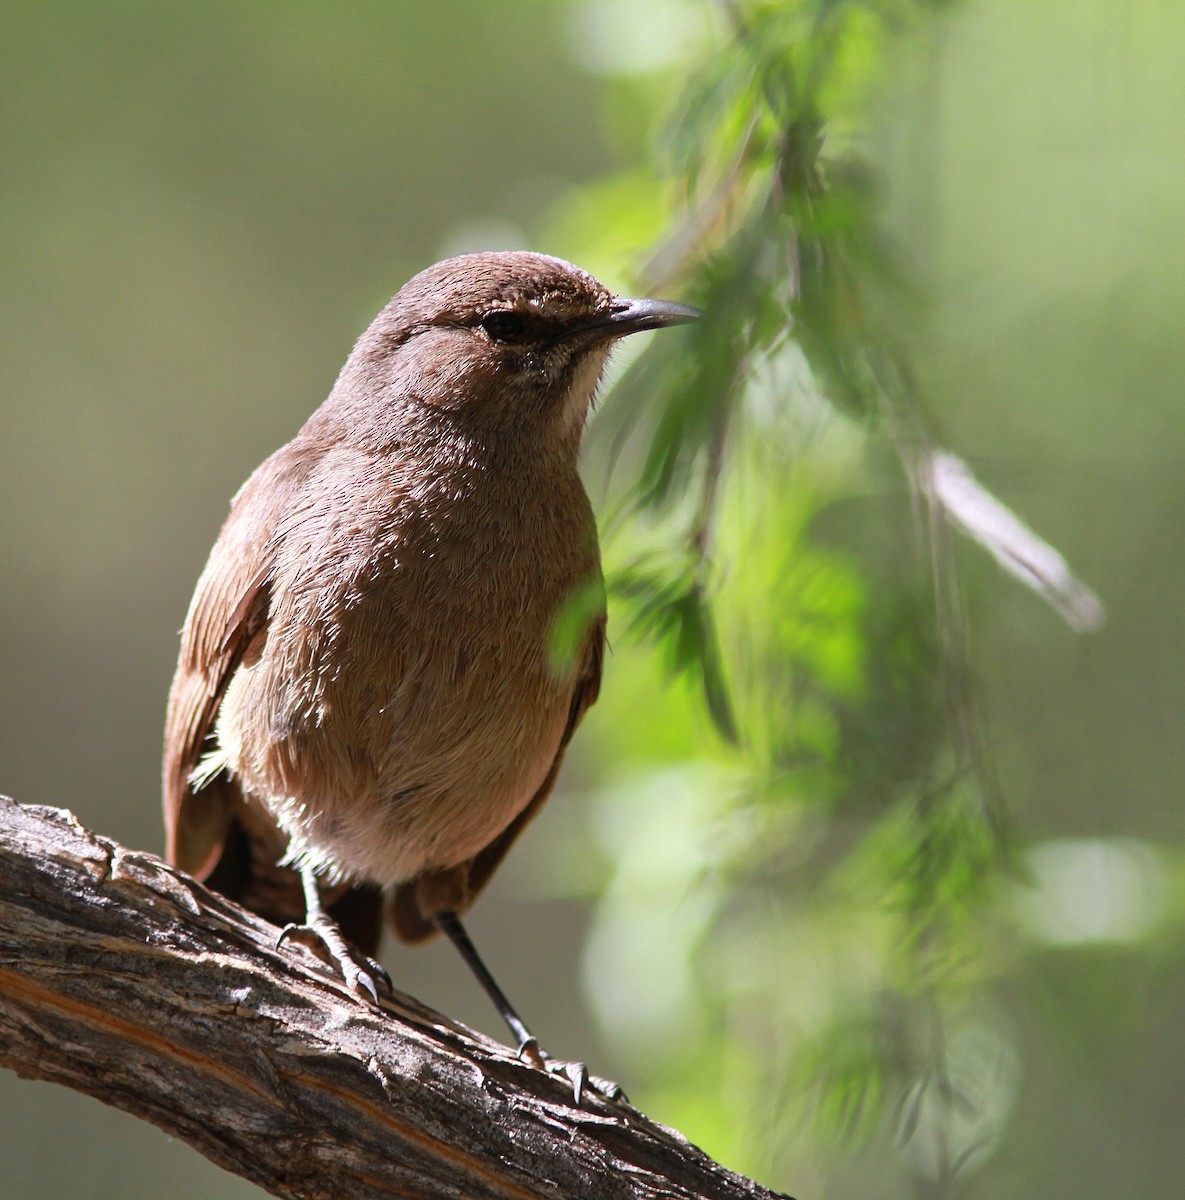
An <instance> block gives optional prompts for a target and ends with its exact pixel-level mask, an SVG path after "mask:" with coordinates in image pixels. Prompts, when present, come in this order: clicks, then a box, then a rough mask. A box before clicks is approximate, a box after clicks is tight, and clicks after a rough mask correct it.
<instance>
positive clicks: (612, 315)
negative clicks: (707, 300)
mask: <svg viewBox="0 0 1185 1200" xmlns="http://www.w3.org/2000/svg"><path fill="white" fill-rule="evenodd" d="M702 316H703V313H702V312H700V310H699V309H698V308H692V306H691V305H690V304H677V303H676V302H675V301H674V300H630V299H627V298H625V297H619V298H618V299H616V300H614V301H613V302H612V303H611V304H610V305H609V312H608V314H607V315H606V316H603V317H598V318H596V319H595V320H593V321H590V322H589V323H588V324H587V325H580V326H578V327H577V328H576V329H573V330H570V331H569V332H570V333H577V334H586V333H591V334H597V335H599V336H598V338H597V339H596V340H598V341H599V340H608V339H611V338H613V339H616V338H619V337H625V336H626V335H627V334H630V333H641V332H643V331H644V330H646V329H665V328H666V327H667V326H668V325H685V324H686V323H687V322H688V321H698V320H699V318H700V317H702Z"/></svg>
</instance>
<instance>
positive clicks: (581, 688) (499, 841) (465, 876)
mask: <svg viewBox="0 0 1185 1200" xmlns="http://www.w3.org/2000/svg"><path fill="white" fill-rule="evenodd" d="M604 657H605V616H604V614H603V613H602V614H601V615H600V616H599V617H598V618H597V620H596V621H595V622H594V623H593V624H592V626H591V629H590V632H589V639H588V644H587V646H586V648H585V652H584V659H583V661H582V663H581V668H580V673H579V675H578V676H577V679H576V686H575V688H574V689H573V692H572V701H571V705H570V707H569V709H568V723H567V725H566V726H565V727H564V735H563V737H562V738H561V739H560V744H559V749H558V750H557V751H556V755H555V759H554V761H553V762H552V764H551V769H550V770H549V771H548V772H547V776H546V778H545V779H544V780H543V782H542V783H541V784H540V785H539V788H538V790H537V791H536V792H535V794H534V796H532V797H531V800H530V802H529V803H528V804H527V806H526V807H525V808H524V809H523V810H522V812H520V813H519V814H518V816H517V817H515V818H514V820H513V821H511V823H510V824H509V825H508V826H507V827H506V828H505V829H504V830H503V831H502V832H501V833H500V834H499V835H498V836H497V837H496V838H495V839H494V840H493V841H492V842H490V844H489V845H488V846H486V847H485V849H484V850H481V851H479V852H478V853H477V854H476V855H475V856H474V857H473V858H471V859H470V860H469V861H468V862H467V863H462V864H461V866H460V867H459V868H451V869H449V870H448V871H443V872H440V873H439V879H438V880H435V881H429V880H427V879H425V878H424V877H420V878H419V879H413V880H409V881H408V882H407V883H403V884H400V885H399V887H397V888H396V889H395V893H394V895H393V896H392V898H391V909H390V918H391V924H392V925H393V926H394V928H395V932H396V933H397V934H398V935H399V937H400V938H401V939H402V940H403V941H405V942H420V941H423V940H424V939H425V938H428V937H431V936H432V935H433V934H434V933H435V932H436V926H435V924H434V923H433V921H432V916H433V913H432V912H425V911H424V909H425V907H432V905H425V904H424V902H423V900H424V897H426V896H450V893H452V895H451V896H450V899H449V902H448V904H447V905H446V906H453V905H455V906H456V907H457V909H458V910H463V909H464V908H467V907H468V905H469V904H471V903H472V902H473V900H474V899H476V897H477V895H478V894H479V893H480V892H481V890H482V888H484V887H485V885H486V884H487V883H489V881H490V877H491V876H492V875H493V874H494V872H495V871H496V870H497V869H498V864H499V863H501V861H502V859H503V858H504V857H505V856H506V852H507V851H508V850H509V849H510V847H511V846H512V845H514V842H515V840H516V839H517V838H518V835H519V834H520V833H522V831H523V830H524V829H525V828H526V827H527V824H528V823H529V822H530V820H531V818H532V817H534V816H535V814H536V813H537V812H538V811H539V810H540V809H541V808H542V807H543V803H544V801H545V800H546V799H547V797H548V796H550V795H551V789H552V788H553V787H554V786H555V781H556V776H557V775H559V773H560V765H561V764H562V762H563V760H564V752H565V751H566V750H567V748H568V743H569V742H570V741H571V740H572V734H573V733H575V731H576V726H577V725H579V724H580V721H581V719H582V718H583V716H584V714H585V713H586V712H587V711H588V709H589V706H590V705H592V704H593V703H594V702H595V700H596V698H597V695H598V694H599V693H600V690H601V665H602V663H603V661H604ZM425 884H428V886H427V887H425ZM417 893H418V894H419V895H417ZM438 911H439V909H438Z"/></svg>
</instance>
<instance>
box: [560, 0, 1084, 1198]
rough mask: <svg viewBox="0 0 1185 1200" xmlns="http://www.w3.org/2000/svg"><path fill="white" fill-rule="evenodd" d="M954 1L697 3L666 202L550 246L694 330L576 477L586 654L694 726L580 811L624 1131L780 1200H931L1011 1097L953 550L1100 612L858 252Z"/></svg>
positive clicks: (903, 284) (1015, 1062) (1010, 883)
mask: <svg viewBox="0 0 1185 1200" xmlns="http://www.w3.org/2000/svg"><path fill="white" fill-rule="evenodd" d="M950 7H951V5H949V4H947V3H943V2H941V0H886V2H881V3H875V2H869V0H777V2H773V0H729V2H725V3H720V4H717V5H716V6H714V9H710V8H709V6H701V7H700V8H699V16H700V18H701V28H700V32H701V38H700V42H699V45H698V48H697V49H696V50H695V51H692V52H691V53H690V54H689V57H688V60H687V61H686V62H684V63H683V64H682V65H681V78H682V84H681V86H680V87H679V88H678V89H677V90H678V92H679V99H678V101H677V103H676V105H675V106H674V113H673V116H670V117H669V118H668V121H667V125H666V128H665V133H664V134H663V136H662V143H663V145H664V147H665V150H664V153H665V159H666V163H667V170H668V176H667V179H666V180H665V181H664V182H663V184H662V185H661V187H657V186H655V185H654V184H653V183H652V184H651V186H650V187H649V188H647V187H645V186H644V184H641V183H640V182H639V175H638V173H637V172H636V171H635V172H633V173H629V174H624V175H622V176H619V177H616V178H612V179H610V180H607V181H605V182H603V183H602V184H600V185H599V186H598V187H596V188H595V189H589V190H585V191H583V192H582V193H581V195H580V196H579V197H578V198H577V199H576V200H575V201H574V202H572V203H571V204H570V205H569V206H568V208H567V210H566V211H563V212H561V213H560V214H559V216H558V217H557V218H556V224H555V228H556V229H557V230H559V231H560V232H561V233H562V234H563V235H564V236H566V237H568V238H570V239H571V240H572V241H573V242H574V245H575V247H576V248H574V249H573V250H572V255H573V257H577V258H579V259H580V260H581V261H585V262H589V263H591V264H592V265H594V267H597V266H602V267H603V266H608V265H609V264H612V266H611V268H610V269H612V268H619V267H620V265H621V264H622V263H625V262H627V261H629V260H630V259H631V258H632V259H633V261H635V262H637V261H638V260H639V259H644V261H645V265H644V266H643V267H642V268H641V269H640V270H639V271H638V272H637V273H636V275H635V276H634V283H635V285H636V286H637V287H638V288H639V289H640V290H643V291H644V292H646V293H647V294H668V293H670V292H671V291H672V290H674V291H675V293H676V294H677V295H679V296H680V298H685V299H688V300H690V301H692V302H693V303H696V304H698V305H700V306H701V307H702V308H703V310H704V316H703V318H702V320H701V321H700V322H698V323H697V325H696V326H694V327H691V328H688V329H686V330H681V331H679V332H678V333H675V334H665V335H663V336H662V337H661V338H658V339H656V341H655V343H654V345H653V346H651V347H650V348H649V350H648V351H647V352H646V353H645V354H643V355H642V356H641V357H640V358H638V359H636V360H634V361H633V362H632V363H631V364H630V366H629V368H628V369H627V370H626V372H625V373H624V375H623V376H622V377H620V378H619V379H618V380H617V381H616V383H615V386H614V388H613V390H612V392H611V393H610V395H609V397H608V399H607V401H606V403H605V405H604V407H603V411H602V412H601V413H600V415H599V418H598V424H597V426H596V433H595V444H594V446H593V449H592V451H591V455H590V457H591V461H592V463H593V466H594V471H593V475H594V477H600V478H608V480H609V483H608V486H607V492H608V501H609V508H610V511H611V512H612V514H613V515H612V516H611V518H610V519H609V520H608V521H607V522H606V528H605V541H606V556H607V567H608V579H609V590H610V596H611V601H612V604H611V616H610V629H611V632H612V631H617V632H619V633H620V631H622V630H624V636H625V637H626V638H627V639H633V641H634V643H635V647H636V648H635V649H634V651H633V652H632V653H634V654H637V653H646V650H645V647H647V646H648V647H652V648H653V649H654V651H656V652H657V655H658V658H659V661H661V662H662V663H664V664H665V668H666V671H667V672H668V674H669V675H670V676H673V677H676V678H677V679H679V680H681V681H682V682H681V684H680V685H679V689H678V690H679V691H680V692H681V693H682V694H684V695H688V694H690V695H692V696H695V695H698V698H699V707H700V711H701V713H702V717H701V718H699V719H697V718H695V717H694V716H690V717H689V716H688V715H687V713H686V710H685V709H684V708H683V707H679V708H677V709H676V713H677V715H676V716H674V717H672V718H670V719H669V721H664V717H663V715H662V714H661V713H659V712H655V711H654V710H653V709H651V710H649V711H647V712H646V714H645V716H644V718H642V719H643V720H644V722H645V724H646V727H647V729H648V730H653V729H654V728H655V727H656V726H662V725H664V724H667V723H669V722H674V721H681V720H690V721H691V722H692V727H693V728H697V727H698V729H699V732H698V733H697V734H692V735H691V737H690V738H689V739H687V740H686V741H685V746H684V749H683V752H682V754H681V755H679V754H676V755H675V756H674V757H675V758H676V760H677V761H676V763H675V765H672V763H671V762H670V761H663V759H661V758H656V756H655V755H653V754H651V755H647V754H646V753H645V751H643V752H642V753H641V754H640V755H639V756H638V758H637V759H635V760H634V761H632V762H629V763H628V764H624V765H623V766H622V767H621V768H619V769H618V770H617V771H616V772H614V771H612V770H611V771H610V772H609V774H610V776H611V782H610V783H609V785H608V786H607V787H606V789H605V790H604V791H603V792H602V793H600V794H599V795H598V798H597V804H598V805H599V806H600V808H601V809H605V808H608V809H609V810H610V811H613V812H616V814H617V815H616V817H615V819H614V820H613V821H612V822H611V823H612V825H613V827H614V828H613V832H612V833H611V834H609V835H608V836H607V837H606V839H605V841H606V846H607V848H608V847H612V852H611V854H609V855H607V859H608V861H609V863H610V864H611V865H610V866H609V868H608V870H609V872H610V879H609V882H608V886H607V888H606V889H605V890H604V891H603V893H602V894H601V896H600V898H599V900H598V912H599V916H598V925H597V930H596V934H595V936H594V939H593V942H592V946H591V949H590V953H589V978H590V983H591V986H592V988H593V991H594V993H595V994H596V996H597V997H598V999H599V1001H600V1003H601V1007H602V1015H603V1021H604V1025H605V1028H606V1032H607V1035H608V1036H609V1037H611V1038H614V1039H616V1041H617V1043H618V1045H619V1047H620V1048H621V1049H622V1050H623V1052H628V1058H629V1061H630V1062H631V1063H632V1064H634V1066H635V1068H636V1067H637V1065H638V1063H639V1062H642V1063H643V1064H644V1068H645V1070H646V1071H647V1072H648V1076H649V1083H648V1085H647V1087H646V1090H645V1092H644V1094H643V1095H642V1096H641V1099H642V1100H643V1102H644V1103H645V1104H646V1105H648V1106H651V1105H652V1106H653V1107H654V1108H655V1109H656V1110H657V1111H661V1112H663V1113H664V1114H665V1115H666V1116H667V1118H668V1119H671V1120H673V1121H674V1123H675V1124H677V1125H679V1126H680V1127H681V1128H683V1129H684V1130H685V1131H686V1132H687V1133H688V1134H689V1135H690V1136H691V1137H693V1138H694V1139H695V1140H698V1141H701V1142H702V1143H703V1144H704V1145H706V1146H707V1148H708V1149H710V1150H712V1151H713V1152H715V1153H717V1154H719V1155H721V1156H722V1157H724V1158H725V1160H726V1161H729V1162H733V1163H737V1164H739V1165H741V1166H742V1168H744V1169H747V1170H749V1171H752V1172H753V1173H755V1174H756V1175H758V1176H759V1177H761V1178H763V1179H767V1180H770V1181H772V1182H774V1183H776V1184H777V1185H779V1186H785V1187H792V1186H799V1184H798V1183H796V1182H795V1181H796V1180H799V1181H800V1180H801V1179H802V1171H803V1162H804V1159H814V1160H815V1161H818V1160H819V1159H820V1158H822V1159H826V1158H828V1157H829V1156H830V1155H833V1154H841V1155H842V1154H851V1153H853V1152H858V1151H861V1149H862V1148H863V1150H864V1151H865V1152H870V1148H871V1147H874V1146H879V1147H880V1152H881V1153H882V1154H888V1155H889V1156H890V1158H891V1159H892V1160H893V1161H894V1162H895V1163H896V1166H897V1168H898V1170H899V1172H900V1175H901V1177H902V1179H903V1180H905V1181H912V1183H911V1184H909V1185H908V1187H907V1190H909V1191H913V1192H915V1193H916V1194H920V1195H927V1196H946V1195H953V1194H955V1191H956V1189H962V1188H963V1187H964V1185H965V1183H966V1177H967V1176H968V1175H969V1174H970V1173H971V1172H972V1171H973V1170H974V1169H975V1168H978V1167H981V1166H982V1165H983V1164H984V1162H985V1161H987V1160H988V1158H989V1157H990V1155H991V1153H992V1151H993V1150H994V1149H995V1147H996V1146H997V1144H998V1142H999V1139H1000V1137H1001V1135H1002V1133H1003V1131H1004V1129H1005V1128H1006V1126H1007V1122H1008V1120H1009V1118H1010V1117H1011V1115H1012V1113H1013V1111H1014V1109H1015V1106H1016V1103H1017V1099H1018V1095H1019V1089H1020V1087H1021V1075H1022V1071H1021V1055H1020V1051H1019V1049H1018V1047H1017V1045H1016V1043H1015V1039H1014V1037H1013V1036H1012V1033H1011V1031H1010V1030H1009V1028H1008V1023H1007V1020H1006V1018H1004V1017H1003V1015H1002V1014H1001V1012H1000V1010H999V1006H998V1004H997V1002H996V999H995V995H994V992H995V987H996V985H997V984H998V982H999V981H1000V979H1001V978H1003V977H1005V976H1006V975H1007V972H1008V971H1009V970H1010V969H1011V968H1012V967H1014V966H1015V964H1016V962H1017V961H1018V958H1019V956H1020V954H1021V952H1022V947H1021V945H1020V943H1019V942H1018V938H1017V934H1016V931H1015V928H1014V927H1013V925H1012V923H1011V921H1010V920H1009V912H1008V909H1007V900H1008V897H1010V896H1012V895H1013V894H1014V893H1015V890H1016V888H1017V887H1018V886H1021V884H1020V881H1021V879H1022V878H1023V872H1019V871H1018V870H1017V863H1016V855H1015V852H1014V849H1013V837H1012V835H1011V834H1010V833H1009V822H1008V820H1007V819H1006V816H1005V812H1004V808H1003V804H1002V802H1001V798H1000V796H999V794H998V792H999V789H998V788H997V786H996V784H995V781H994V778H993V773H992V769H991V767H990V765H989V761H988V756H987V755H986V754H985V753H984V750H983V747H982V745H981V742H982V736H983V729H984V722H983V718H982V716H981V714H980V713H979V711H977V702H976V689H975V687H974V686H973V684H972V682H971V670H970V666H969V661H970V658H969V649H968V633H967V623H966V607H967V601H966V598H965V595H964V584H963V582H962V578H961V574H960V565H959V562H960V560H959V559H958V558H957V556H956V554H955V551H954V547H953V546H952V545H951V539H950V531H951V530H952V529H959V530H961V531H963V532H965V533H968V534H970V535H971V536H972V537H974V538H975V539H976V540H977V541H979V542H981V544H983V545H984V546H985V547H986V548H987V549H988V550H989V551H990V552H991V553H992V554H993V555H994V556H995V557H996V558H997V560H998V561H999V562H1000V563H1001V564H1002V565H1004V566H1005V567H1006V568H1007V569H1009V570H1011V571H1012V572H1013V573H1014V574H1015V575H1017V576H1018V577H1019V578H1021V579H1022V580H1023V581H1024V582H1026V583H1027V584H1028V585H1029V586H1030V587H1032V588H1033V590H1034V591H1036V592H1037V593H1038V594H1041V595H1043V596H1044V597H1045V598H1046V599H1048V600H1050V602H1051V603H1052V604H1054V606H1055V607H1057V608H1059V610H1060V611H1062V613H1063V615H1064V616H1065V617H1066V619H1067V621H1069V622H1070V623H1071V624H1072V625H1074V626H1075V627H1078V628H1081V629H1083V630H1089V629H1093V628H1096V627H1097V626H1098V624H1099V622H1100V621H1101V615H1102V613H1101V607H1099V605H1098V603H1097V601H1096V600H1095V599H1094V597H1093V596H1092V595H1091V594H1090V593H1089V592H1088V591H1087V590H1086V589H1085V588H1084V587H1083V586H1082V585H1081V584H1079V583H1078V582H1077V581H1076V580H1074V579H1073V577H1072V576H1071V575H1069V571H1068V568H1067V567H1066V565H1065V562H1064V560H1063V559H1062V558H1061V556H1060V555H1058V554H1057V553H1056V551H1054V550H1053V549H1052V548H1051V547H1049V546H1048V545H1046V544H1045V543H1043V542H1041V540H1040V539H1039V538H1038V537H1037V536H1036V535H1035V534H1033V533H1032V532H1031V531H1030V530H1028V529H1027V528H1026V527H1025V526H1023V525H1022V524H1021V522H1020V521H1019V520H1018V519H1017V518H1016V517H1014V516H1013V515H1012V514H1011V513H1010V512H1008V510H1007V509H1006V508H1005V507H1004V506H1003V505H1002V504H1001V503H1000V502H999V501H998V500H996V499H995V498H994V497H992V496H991V495H990V494H989V493H987V492H986V490H985V489H982V488H981V487H980V486H979V485H978V484H977V483H976V482H975V481H974V480H973V479H972V477H971V475H970V472H969V471H968V470H967V469H966V468H965V466H963V464H961V463H960V462H959V461H958V460H957V459H955V458H954V457H953V456H951V455H949V454H948V453H946V452H944V451H941V450H940V448H939V447H938V445H937V442H936V437H935V433H934V429H933V422H932V420H931V418H930V416H929V415H928V413H927V408H926V404H925V400H924V396H923V392H922V387H921V384H920V383H919V382H918V378H919V373H918V371H917V370H916V369H915V365H914V362H913V357H912V350H911V346H910V333H911V329H912V328H913V327H915V326H916V325H918V324H919V323H921V322H922V321H923V320H924V317H925V307H926V306H925V301H924V289H923V288H922V287H921V286H920V284H919V283H918V281H917V280H915V279H914V278H912V277H911V272H910V271H909V270H908V269H907V268H906V267H905V265H904V264H903V261H902V256H901V255H900V253H899V252H898V250H897V249H896V248H895V247H894V245H893V243H892V241H891V239H890V238H889V237H888V236H887V235H886V231H885V220H884V213H883V205H882V202H881V197H880V195H879V190H880V184H879V174H878V170H877V164H876V162H875V159H874V157H873V156H872V155H871V154H870V153H869V149H868V146H867V142H866V139H865V138H864V137H863V136H862V127H863V126H864V125H866V124H867V123H868V121H869V114H868V106H869V104H870V102H871V99H872V98H873V97H874V96H876V95H877V94H878V88H880V87H881V86H882V85H883V84H884V80H885V75H886V71H888V70H889V69H890V68H891V67H892V65H893V63H894V59H895V56H897V55H898V54H900V52H901V47H902V45H903V43H906V44H907V43H908V41H909V39H911V38H912V39H914V40H915V41H916V39H917V38H918V36H919V31H921V32H922V33H924V32H925V31H926V30H931V31H932V29H933V27H934V26H935V25H936V23H938V22H940V21H941V20H942V18H943V16H944V13H945V11H946V10H947V9H949V8H950ZM669 78H670V77H669V75H668V76H667V79H668V80H669ZM625 86H627V87H628V88H629V89H630V90H631V94H632V95H633V96H634V98H635V100H637V99H638V97H639V96H641V95H642V92H641V91H640V90H639V88H638V84H637V81H636V79H632V80H630V81H629V82H628V84H627V85H625ZM657 94H658V95H661V96H662V98H663V99H664V100H666V101H667V102H668V103H669V95H670V92H669V90H668V91H666V92H659V93H657ZM656 195H657V196H660V197H661V198H662V200H661V202H656V198H655V197H656ZM661 205H665V207H660V206H661ZM660 211H661V219H658V218H657V217H656V214H658V213H659V212H660ZM655 225H658V226H660V227H661V228H662V231H663V232H662V236H661V238H660V239H658V240H657V242H656V243H654V244H652V245H651V247H650V249H649V250H648V251H647V253H646V254H645V255H641V254H639V248H640V243H641V242H642V240H643V239H642V237H641V231H642V230H646V229H653V228H654V227H655ZM578 229H589V230H591V231H592V233H591V235H590V236H589V237H588V238H587V239H585V240H584V241H583V242H582V241H581V239H580V237H579V235H578V234H576V233H574V231H576V230H578ZM947 468H949V470H948V471H947V474H946V475H945V476H944V475H943V474H942V472H943V470H944V469H947ZM960 489H961V490H960ZM630 653H631V652H630V651H629V650H627V651H626V654H627V655H628V654H630ZM612 670H613V671H614V672H615V673H616V672H618V671H619V670H621V664H620V662H615V663H614V665H613V667H612ZM627 671H628V668H627ZM672 694H673V693H672ZM623 715H624V714H623ZM625 719H627V720H631V721H637V720H638V719H639V714H637V713H629V714H628V716H626V718H625ZM709 730H711V731H714V735H715V736H714V737H713V736H712V733H711V732H709ZM618 732H619V731H618V730H616V729H615V730H614V731H613V733H612V734H606V736H605V744H606V747H607V748H608V746H609V744H610V743H611V741H612V738H613V737H614V736H616V735H617V734H618ZM658 738H659V739H661V735H658ZM614 747H615V750H614V752H615V753H618V754H619V753H620V749H621V742H620V741H617V742H616V743H614ZM665 757H666V756H663V758H665ZM627 813H628V816H627V815H626V814H627ZM601 819H603V818H601ZM672 909H674V916H673V917H672V915H671V910H672ZM656 989H659V990H661V995H656ZM829 1147H830V1149H829ZM960 1194H962V1193H961V1190H960Z"/></svg>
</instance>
